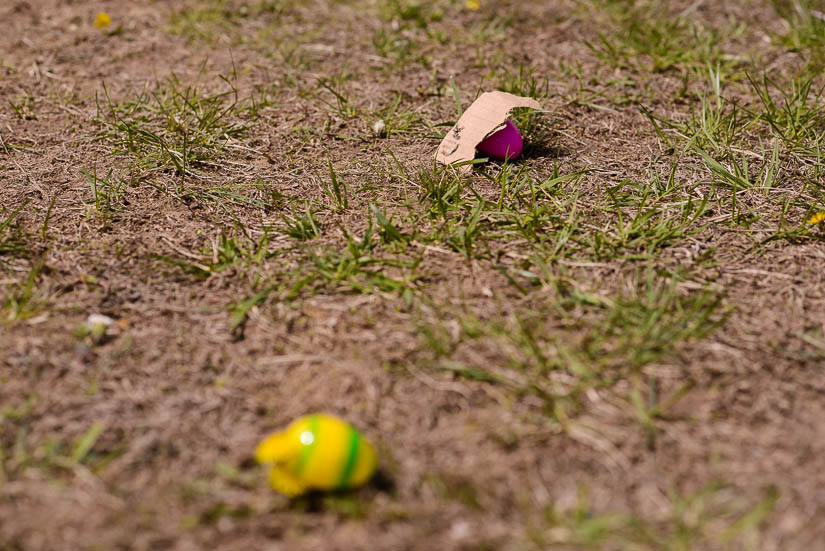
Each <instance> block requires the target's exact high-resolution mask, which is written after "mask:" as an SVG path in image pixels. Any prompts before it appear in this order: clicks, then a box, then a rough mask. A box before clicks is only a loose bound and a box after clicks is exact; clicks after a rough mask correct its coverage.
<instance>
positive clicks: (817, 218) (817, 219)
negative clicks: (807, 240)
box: [808, 211, 825, 226]
mask: <svg viewBox="0 0 825 551" xmlns="http://www.w3.org/2000/svg"><path fill="white" fill-rule="evenodd" d="M822 222H825V212H822V211H820V212H817V213H816V214H814V215H813V216H811V217H810V218H808V224H810V225H812V226H816V225H817V224H821V223H822Z"/></svg>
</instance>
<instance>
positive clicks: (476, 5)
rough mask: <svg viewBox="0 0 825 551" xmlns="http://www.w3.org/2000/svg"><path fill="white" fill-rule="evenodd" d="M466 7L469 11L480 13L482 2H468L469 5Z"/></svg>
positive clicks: (468, 0)
mask: <svg viewBox="0 0 825 551" xmlns="http://www.w3.org/2000/svg"><path fill="white" fill-rule="evenodd" d="M464 5H465V6H466V7H467V9H468V10H473V11H478V9H479V8H480V7H481V2H479V0H467V3H466V4H464Z"/></svg>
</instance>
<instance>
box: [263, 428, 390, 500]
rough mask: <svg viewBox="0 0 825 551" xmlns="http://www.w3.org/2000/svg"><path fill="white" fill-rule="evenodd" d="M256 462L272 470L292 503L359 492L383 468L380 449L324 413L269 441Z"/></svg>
mask: <svg viewBox="0 0 825 551" xmlns="http://www.w3.org/2000/svg"><path fill="white" fill-rule="evenodd" d="M255 458H256V459H257V460H258V462H259V463H261V464H262V465H266V466H268V467H269V483H270V485H271V486H272V488H273V489H275V490H276V491H278V492H280V493H282V494H285V495H287V496H289V497H294V496H297V495H300V494H303V493H305V492H307V491H310V490H321V491H330V490H348V489H352V488H358V487H359V486H362V485H363V484H365V483H366V482H367V481H369V479H370V478H371V477H372V475H373V474H374V473H375V469H376V468H377V466H378V456H377V455H376V453H375V448H373V447H372V444H370V443H369V441H368V440H367V439H366V438H365V437H364V436H363V435H362V434H361V433H360V432H358V430H357V429H356V428H355V427H353V426H352V425H350V424H349V423H347V422H346V421H343V420H341V419H339V418H338V417H334V416H332V415H326V414H323V413H313V414H311V415H305V416H304V417H300V418H298V419H296V420H295V421H293V422H292V423H291V424H290V425H289V426H288V427H287V428H286V429H285V430H283V431H282V432H277V433H275V434H272V435H270V436H268V437H266V438H265V439H264V440H263V441H262V442H261V443H260V444H258V448H257V449H256V450H255Z"/></svg>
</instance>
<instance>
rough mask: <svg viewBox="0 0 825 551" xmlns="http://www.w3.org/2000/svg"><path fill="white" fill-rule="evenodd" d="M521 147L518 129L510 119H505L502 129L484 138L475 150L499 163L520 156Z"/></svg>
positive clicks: (522, 145) (522, 144)
mask: <svg viewBox="0 0 825 551" xmlns="http://www.w3.org/2000/svg"><path fill="white" fill-rule="evenodd" d="M522 147H524V142H523V141H522V140H521V134H520V133H519V131H518V128H516V125H515V124H513V123H512V121H510V119H507V121H506V122H505V126H504V128H502V129H501V130H499V131H498V132H496V133H495V134H491V135H490V136H487V137H486V138H484V140H483V141H482V142H481V143H480V144H478V145H477V146H476V149H478V150H479V151H480V152H481V153H483V154H484V155H487V156H488V157H493V158H494V159H498V160H500V161H505V160H510V161H512V160H513V159H515V158H517V157H518V156H519V155H521V149H522Z"/></svg>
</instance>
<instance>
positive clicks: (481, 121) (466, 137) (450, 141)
mask: <svg viewBox="0 0 825 551" xmlns="http://www.w3.org/2000/svg"><path fill="white" fill-rule="evenodd" d="M516 107H531V108H533V109H541V105H540V104H539V102H537V101H536V100H534V99H532V98H524V97H521V96H516V95H513V94H508V93H507V92H484V93H483V94H481V95H480V96H478V99H476V100H475V101H474V102H473V104H472V105H471V106H470V107H468V108H467V110H466V111H464V114H463V115H461V118H459V119H458V122H457V123H456V124H455V126H453V127H452V128H451V129H450V131H449V132H447V135H446V136H444V139H443V140H441V145H439V146H438V152H437V153H436V155H435V159H436V161H438V162H440V163H442V164H445V165H451V164H455V163H460V162H462V161H472V160H473V159H474V158H475V156H476V146H477V145H478V144H479V143H481V142H482V141H483V140H484V138H486V137H487V136H489V135H491V134H493V133H495V132H497V131H499V130H501V129H502V128H504V125H505V121H506V120H507V115H508V114H509V113H510V111H511V110H512V109H515V108H516ZM461 170H464V171H468V170H470V165H464V166H462V167H461Z"/></svg>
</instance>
